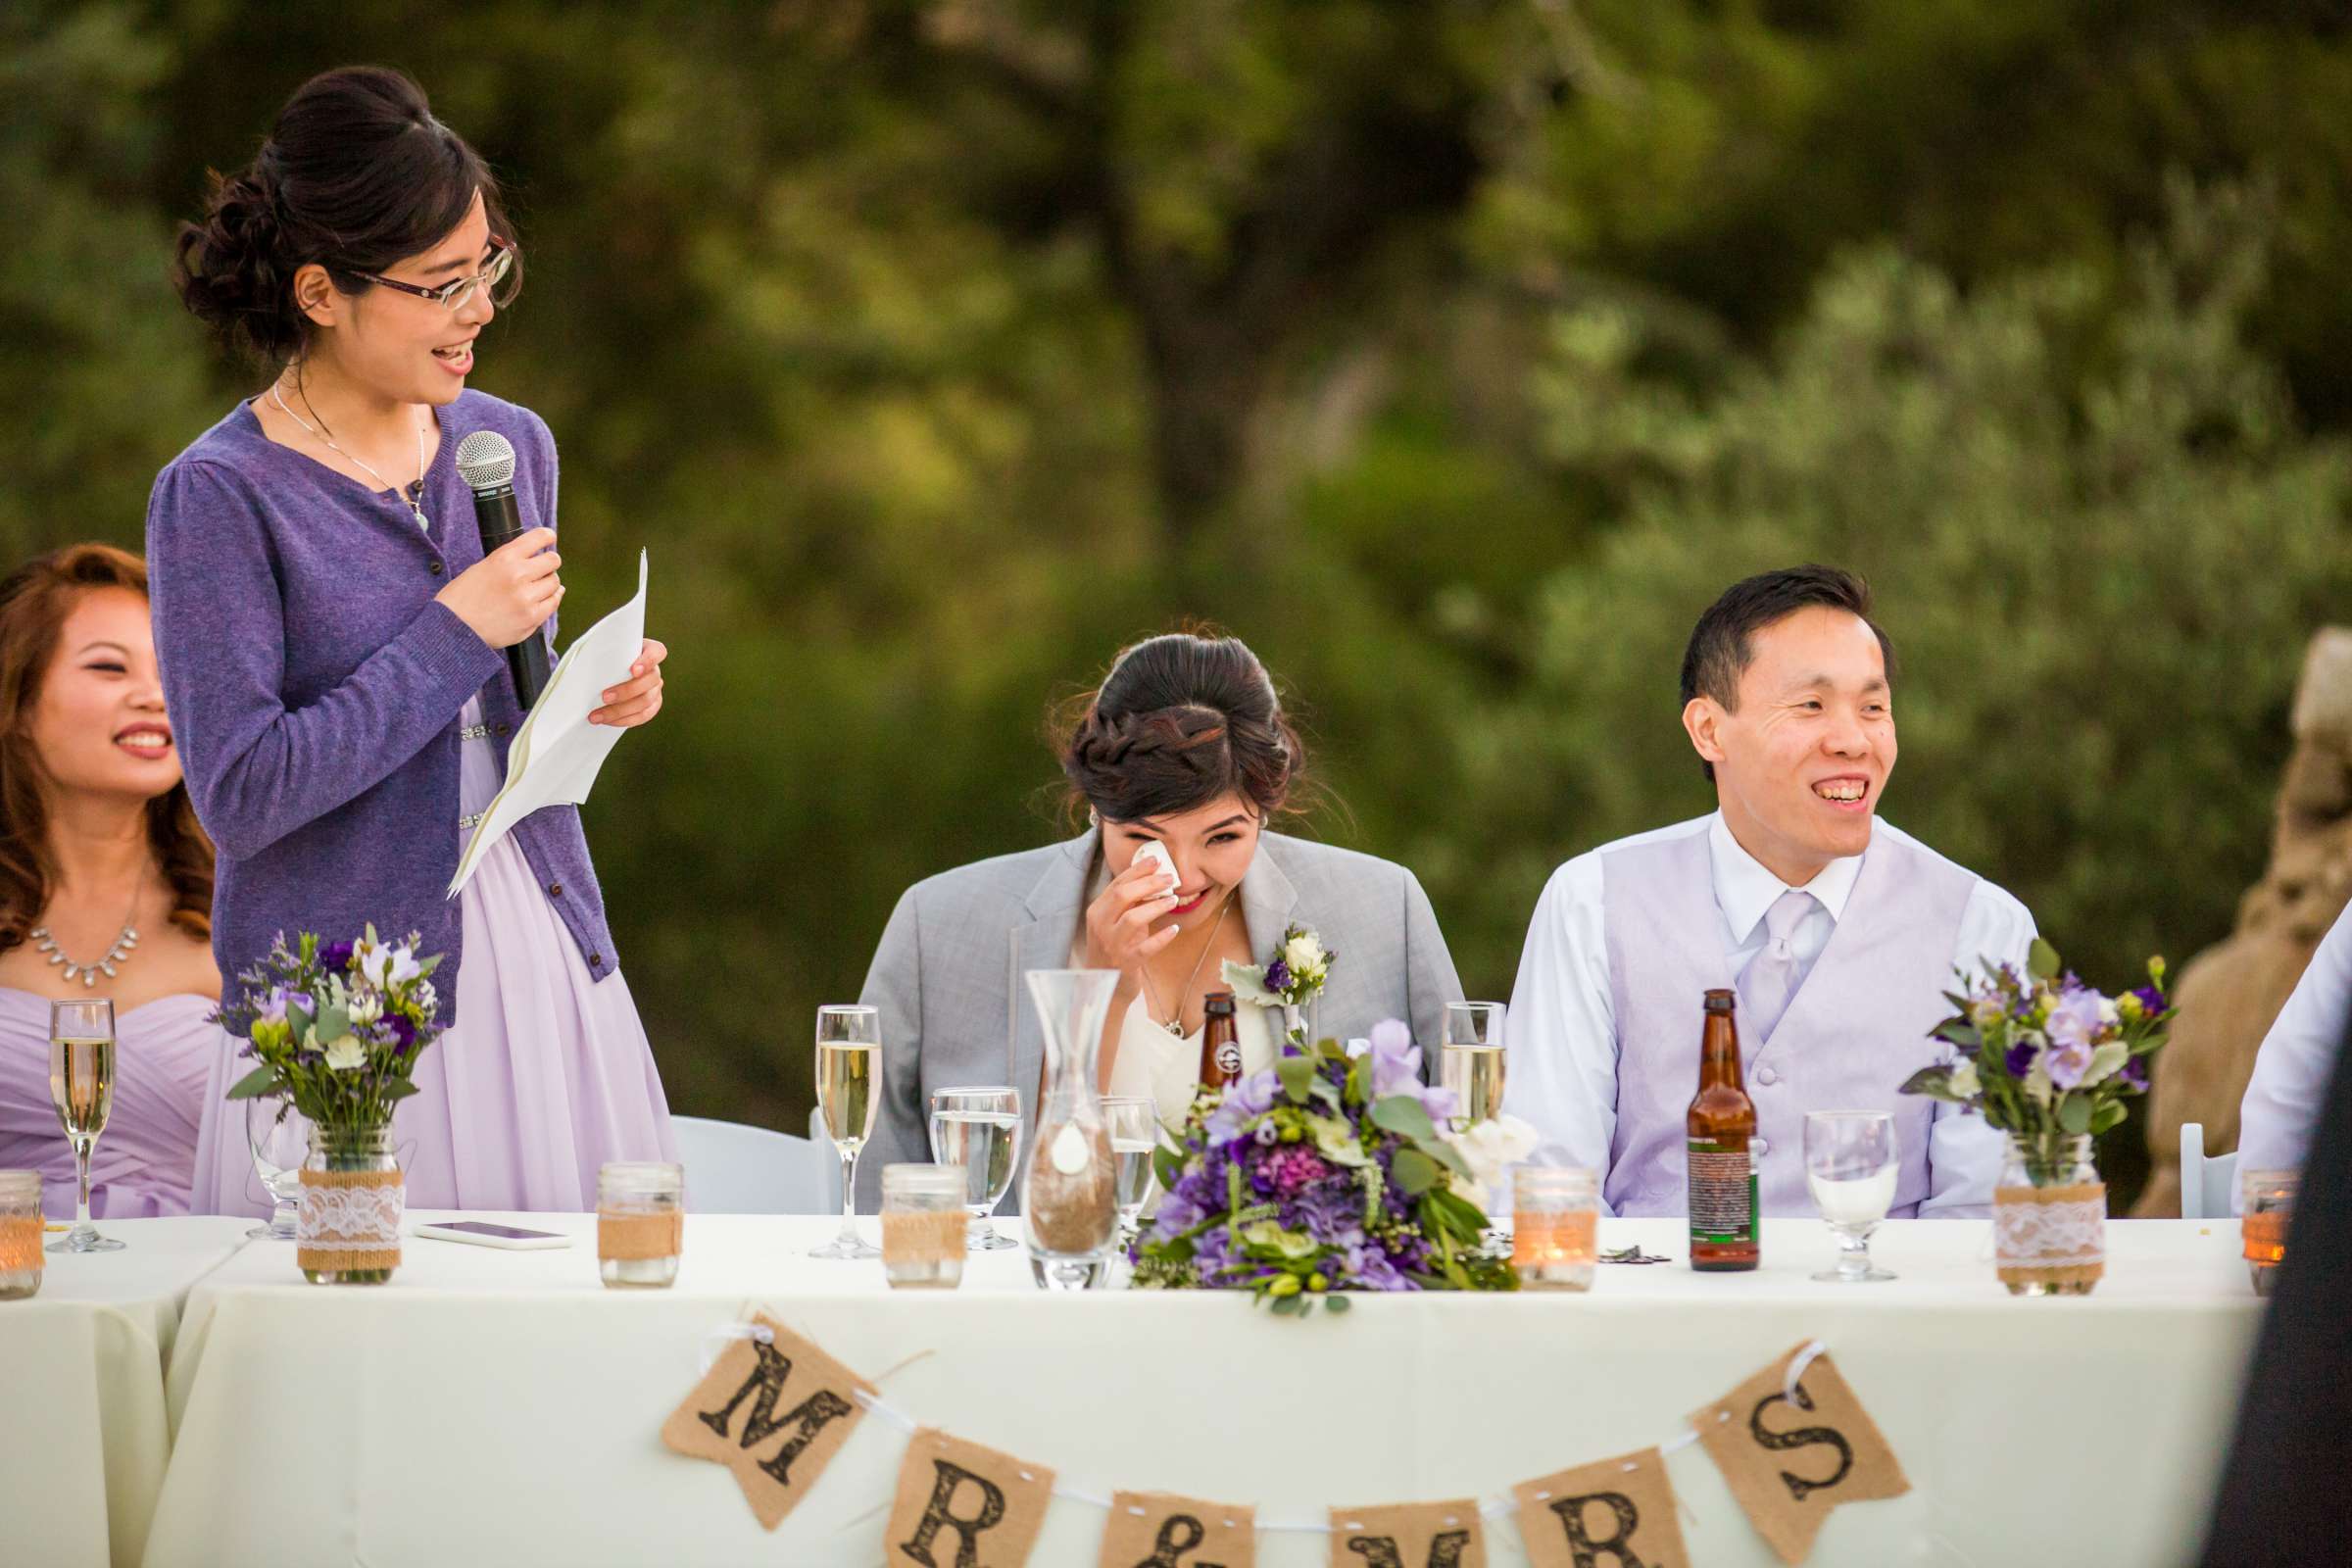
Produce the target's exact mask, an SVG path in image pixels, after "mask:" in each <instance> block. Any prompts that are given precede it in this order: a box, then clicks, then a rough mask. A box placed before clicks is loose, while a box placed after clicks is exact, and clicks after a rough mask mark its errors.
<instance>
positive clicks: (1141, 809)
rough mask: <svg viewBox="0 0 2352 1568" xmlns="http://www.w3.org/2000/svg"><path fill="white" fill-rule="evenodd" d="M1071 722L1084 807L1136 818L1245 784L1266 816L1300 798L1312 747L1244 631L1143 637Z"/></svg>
mask: <svg viewBox="0 0 2352 1568" xmlns="http://www.w3.org/2000/svg"><path fill="white" fill-rule="evenodd" d="M1060 727H1061V729H1062V734H1061V736H1060V744H1059V748H1058V749H1059V751H1060V753H1061V771H1062V774H1063V776H1065V777H1066V778H1067V779H1068V780H1069V783H1070V793H1069V797H1068V803H1069V809H1070V810H1071V812H1072V814H1073V815H1075V813H1076V812H1077V811H1078V810H1079V809H1082V808H1087V807H1091V808H1093V809H1094V810H1095V811H1096V813H1097V814H1098V815H1100V816H1101V817H1102V818H1103V820H1104V821H1106V822H1134V821H1140V820H1142V819H1143V818H1145V817H1156V816H1167V815H1171V814H1174V813H1177V812H1182V811H1190V810H1193V809H1197V808H1200V807H1202V806H1205V805H1207V804H1208V803H1209V802H1211V801H1214V800H1217V799H1219V798H1221V797H1223V796H1227V795H1239V796H1240V797H1241V798H1242V799H1243V800H1245V801H1247V802H1249V803H1250V807H1251V808H1252V809H1255V810H1256V812H1257V813H1258V816H1259V817H1260V818H1261V819H1265V818H1271V817H1273V816H1274V815H1276V814H1277V813H1278V812H1281V811H1284V810H1288V809H1293V803H1294V802H1295V801H1297V800H1299V798H1300V786H1301V783H1302V778H1301V774H1302V770H1303V768H1304V766H1305V763H1306V749H1305V747H1304V746H1303V745H1302V744H1301V743H1300V742H1299V732H1298V731H1297V730H1295V729H1293V728H1292V727H1291V721H1290V720H1289V719H1288V718H1286V717H1285V716H1284V715H1283V711H1282V699H1281V698H1280V697H1279V696H1278V695H1277V694H1276V692H1275V690H1274V681H1273V678H1272V677H1271V676H1269V675H1267V673H1266V666H1265V665H1263V664H1261V663H1259V662H1257V656H1256V655H1255V654H1253V653H1251V652H1250V650H1249V648H1248V646H1247V645H1245V644H1244V643H1243V642H1242V641H1241V639H1240V638H1238V637H1223V636H1218V635H1215V634H1213V633H1209V632H1172V633H1170V634H1168V635H1166V636H1163V637H1152V638H1150V639H1148V640H1146V641H1144V642H1140V643H1137V644H1136V645H1135V646H1133V647H1132V648H1129V649H1128V650H1127V651H1126V652H1125V653H1122V654H1121V655H1119V658H1118V661H1117V662H1115V663H1113V664H1112V665H1111V666H1110V673H1109V674H1107V675H1105V676H1104V677H1103V684H1102V686H1101V687H1099V688H1098V689H1096V690H1095V691H1093V692H1091V693H1089V694H1087V695H1086V696H1085V697H1083V698H1081V699H1079V700H1078V702H1077V703H1075V704H1073V705H1071V710H1070V711H1069V712H1068V713H1067V714H1065V716H1064V718H1063V721H1062V724H1061V726H1060Z"/></svg>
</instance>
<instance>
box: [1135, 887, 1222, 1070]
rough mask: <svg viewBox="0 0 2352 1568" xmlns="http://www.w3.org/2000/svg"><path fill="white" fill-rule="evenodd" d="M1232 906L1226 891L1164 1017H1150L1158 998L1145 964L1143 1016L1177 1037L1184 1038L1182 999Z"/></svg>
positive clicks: (1154, 1010) (1206, 959)
mask: <svg viewBox="0 0 2352 1568" xmlns="http://www.w3.org/2000/svg"><path fill="white" fill-rule="evenodd" d="M1232 908H1233V895H1232V894H1231V893H1227V894H1226V895H1225V902H1224V903H1222V904H1220V905H1218V906H1217V918H1216V920H1215V921H1214V922H1213V923H1212V924H1211V925H1210V926H1209V928H1208V940H1207V941H1206V942H1203V943H1202V944H1201V956H1199V957H1198V958H1195V959H1194V960H1193V972H1192V973H1191V974H1188V975H1186V976H1185V977H1184V987H1183V989H1182V990H1180V991H1178V992H1177V993H1176V1010H1175V1012H1174V1013H1173V1014H1172V1015H1171V1016H1169V1017H1166V1018H1152V1014H1153V1013H1155V1012H1157V1011H1158V1010H1159V998H1158V997H1157V996H1155V995H1153V994H1152V970H1151V967H1150V966H1149V965H1146V966H1145V968H1144V970H1143V976H1144V1004H1145V1005H1144V1016H1145V1017H1147V1018H1152V1022H1153V1023H1155V1024H1158V1025H1159V1026H1160V1027H1161V1028H1162V1029H1165V1030H1166V1031H1167V1032H1168V1033H1170V1034H1172V1035H1174V1036H1175V1037H1176V1038H1177V1039H1179V1040H1182V1039H1183V1038H1184V999H1185V998H1186V997H1189V996H1191V995H1192V994H1193V982H1194V981H1196V980H1198V979H1200V978H1201V965H1202V964H1204V963H1206V962H1207V961H1208V955H1209V950H1210V949H1212V948H1214V947H1215V946H1216V945H1217V933H1218V932H1219V931H1220V930H1222V929H1224V925H1225V916H1226V914H1227V913H1228V912H1229V911H1230V910H1231V909H1232Z"/></svg>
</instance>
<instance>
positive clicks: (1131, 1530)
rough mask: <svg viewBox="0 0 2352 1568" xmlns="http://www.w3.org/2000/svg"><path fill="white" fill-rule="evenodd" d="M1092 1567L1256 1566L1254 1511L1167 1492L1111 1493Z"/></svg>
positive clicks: (1252, 1567)
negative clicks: (1107, 1517)
mask: <svg viewBox="0 0 2352 1568" xmlns="http://www.w3.org/2000/svg"><path fill="white" fill-rule="evenodd" d="M1095 1561H1096V1565H1097V1568H1257V1510H1256V1509H1254V1508H1237V1507H1235V1506H1234V1505H1233V1504H1231V1503H1226V1502H1210V1501H1208V1500H1207V1499H1205V1498H1202V1497H1179V1496H1177V1495H1175V1494H1174V1493H1171V1492H1117V1493H1113V1494H1111V1498H1110V1523H1109V1525H1108V1526H1106V1527H1105V1528H1104V1529H1103V1550H1102V1553H1101V1554H1100V1555H1099V1556H1098V1557H1097V1558H1096V1559H1095Z"/></svg>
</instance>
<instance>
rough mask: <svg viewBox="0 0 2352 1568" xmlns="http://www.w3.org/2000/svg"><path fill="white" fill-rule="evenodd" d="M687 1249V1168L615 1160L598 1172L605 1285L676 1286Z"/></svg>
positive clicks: (599, 1261) (599, 1255)
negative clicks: (679, 1267) (683, 1254)
mask: <svg viewBox="0 0 2352 1568" xmlns="http://www.w3.org/2000/svg"><path fill="white" fill-rule="evenodd" d="M685 1245H686V1170H685V1167H684V1166H682V1165H671V1164H665V1163H663V1162H662V1161H660V1160H646V1161H617V1160H616V1161H614V1162H613V1163H612V1164H610V1165H606V1166H604V1167H602V1168H601V1169H599V1170H598V1171H597V1173H596V1267H597V1273H598V1274H599V1276H601V1277H602V1278H603V1280H604V1282H605V1283H606V1284H607V1285H613V1286H638V1285H650V1286H654V1287H656V1288H660V1287H662V1286H665V1285H668V1284H670V1283H672V1282H673V1281H675V1280H676V1279H677V1277H678V1254H679V1253H680V1252H681V1251H682V1250H684V1249H685Z"/></svg>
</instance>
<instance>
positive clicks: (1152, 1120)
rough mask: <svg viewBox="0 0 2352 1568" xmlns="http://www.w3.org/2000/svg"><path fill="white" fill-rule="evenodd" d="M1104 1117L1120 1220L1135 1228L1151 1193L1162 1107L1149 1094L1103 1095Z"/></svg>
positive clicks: (1131, 1229)
mask: <svg viewBox="0 0 2352 1568" xmlns="http://www.w3.org/2000/svg"><path fill="white" fill-rule="evenodd" d="M1103 1121H1104V1123H1105V1124H1107V1125H1108V1127H1109V1129H1110V1169H1111V1180H1112V1184H1113V1186H1114V1187H1115V1188H1116V1190H1117V1192H1118V1199H1119V1223H1120V1224H1121V1225H1123V1226H1124V1227H1126V1229H1127V1230H1129V1231H1133V1230H1134V1229H1135V1226H1136V1221H1137V1220H1139V1219H1140V1218H1142V1217H1143V1212H1144V1200H1145V1199H1147V1198H1149V1197H1151V1196H1152V1147H1153V1146H1154V1145H1155V1144H1157V1143H1158V1141H1159V1109H1158V1107H1157V1106H1156V1105H1155V1104H1154V1103H1152V1099H1151V1097H1150V1096H1148V1095H1104V1096H1103Z"/></svg>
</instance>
